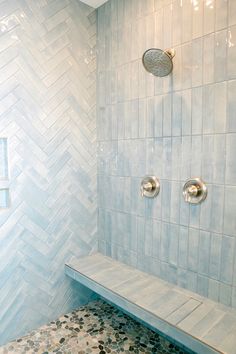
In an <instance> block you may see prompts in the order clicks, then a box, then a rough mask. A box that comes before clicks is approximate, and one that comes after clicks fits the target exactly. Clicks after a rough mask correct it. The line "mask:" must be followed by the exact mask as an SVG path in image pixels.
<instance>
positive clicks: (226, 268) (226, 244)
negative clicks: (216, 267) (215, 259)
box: [220, 235, 235, 285]
mask: <svg viewBox="0 0 236 354" xmlns="http://www.w3.org/2000/svg"><path fill="white" fill-rule="evenodd" d="M234 247H235V240H234V237H230V236H224V235H223V236H222V243H221V267H220V280H221V281H222V282H224V283H227V284H229V285H232V279H233V266H234Z"/></svg>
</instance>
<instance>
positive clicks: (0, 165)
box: [0, 138, 8, 179]
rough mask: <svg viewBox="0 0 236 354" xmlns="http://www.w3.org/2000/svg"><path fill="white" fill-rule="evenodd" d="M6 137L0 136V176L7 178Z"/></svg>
mask: <svg viewBox="0 0 236 354" xmlns="http://www.w3.org/2000/svg"><path fill="white" fill-rule="evenodd" d="M7 144H8V143H7V138H0V178H1V179H7V178H8V147H7Z"/></svg>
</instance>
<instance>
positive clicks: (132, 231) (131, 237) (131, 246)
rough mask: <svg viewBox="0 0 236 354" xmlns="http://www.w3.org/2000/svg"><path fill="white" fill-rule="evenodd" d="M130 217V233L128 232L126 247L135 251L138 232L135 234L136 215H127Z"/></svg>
mask: <svg viewBox="0 0 236 354" xmlns="http://www.w3.org/2000/svg"><path fill="white" fill-rule="evenodd" d="M129 218H130V234H129V239H128V243H129V247H128V249H129V250H131V251H132V252H134V253H136V252H137V250H138V234H137V217H136V216H134V215H131V216H129Z"/></svg>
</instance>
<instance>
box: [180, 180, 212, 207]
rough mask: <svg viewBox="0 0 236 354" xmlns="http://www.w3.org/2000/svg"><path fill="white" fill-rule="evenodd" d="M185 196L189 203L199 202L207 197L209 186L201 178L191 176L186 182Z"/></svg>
mask: <svg viewBox="0 0 236 354" xmlns="http://www.w3.org/2000/svg"><path fill="white" fill-rule="evenodd" d="M183 197H184V200H185V201H186V202H187V203H190V204H199V203H201V202H203V201H204V200H205V199H206V197H207V187H206V185H205V183H204V182H203V181H202V180H201V179H200V178H190V179H188V180H187V182H186V183H185V184H184V187H183Z"/></svg>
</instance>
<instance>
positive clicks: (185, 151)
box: [181, 136, 192, 181]
mask: <svg viewBox="0 0 236 354" xmlns="http://www.w3.org/2000/svg"><path fill="white" fill-rule="evenodd" d="M191 146H192V141H191V137H190V136H183V137H182V154H181V180H182V181H185V180H187V179H188V178H190V177H189V176H191V150H192V148H191Z"/></svg>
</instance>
